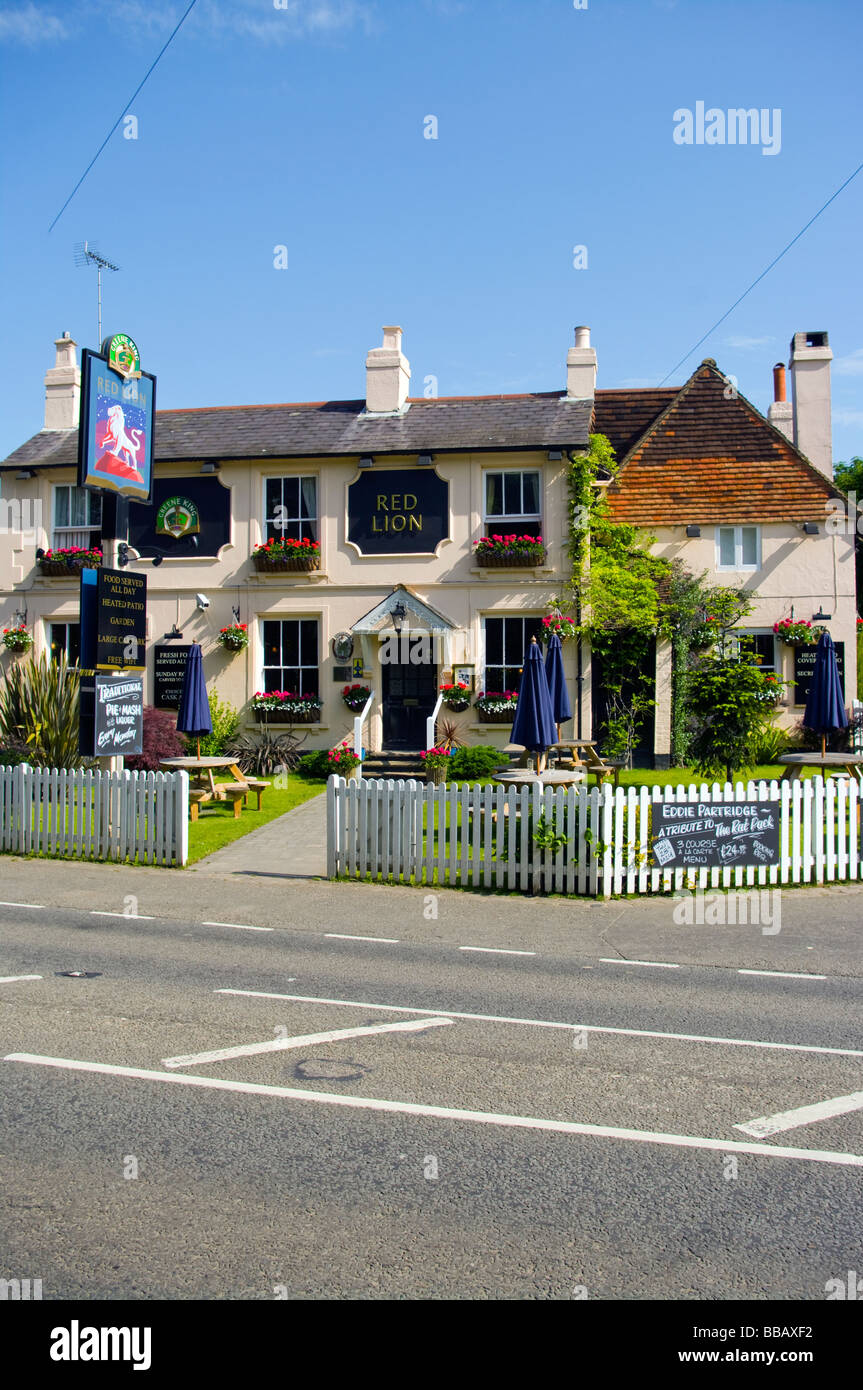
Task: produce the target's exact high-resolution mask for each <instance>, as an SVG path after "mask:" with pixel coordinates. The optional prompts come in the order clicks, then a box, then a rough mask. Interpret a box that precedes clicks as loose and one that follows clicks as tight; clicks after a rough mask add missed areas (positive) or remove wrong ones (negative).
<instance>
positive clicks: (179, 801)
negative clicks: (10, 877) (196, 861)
mask: <svg viewBox="0 0 863 1390" xmlns="http://www.w3.org/2000/svg"><path fill="white" fill-rule="evenodd" d="M0 850H5V851H7V852H9V853H12V854H46V855H51V856H55V857H57V858H60V859H115V860H121V861H122V860H126V859H129V860H131V861H132V862H133V863H134V862H136V861H137V863H139V864H163V865H166V866H171V865H176V866H178V867H179V866H182V865H183V864H185V863H186V862H187V860H188V857H189V775H188V773H187V772H173V773H167V772H85V771H82V770H78V771H69V770H66V769H59V770H58V769H57V768H41V767H29V766H27V764H26V763H24V764H22V765H21V766H20V767H0Z"/></svg>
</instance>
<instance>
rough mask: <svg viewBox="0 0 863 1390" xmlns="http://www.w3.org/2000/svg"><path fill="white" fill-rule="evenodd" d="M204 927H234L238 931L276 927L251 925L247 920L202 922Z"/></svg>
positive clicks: (272, 928) (264, 929) (266, 929)
mask: <svg viewBox="0 0 863 1390" xmlns="http://www.w3.org/2000/svg"><path fill="white" fill-rule="evenodd" d="M201 926H202V927H234V928H235V929H236V930H237V931H275V927H250V926H248V925H247V924H246V923H245V922H202V923H201Z"/></svg>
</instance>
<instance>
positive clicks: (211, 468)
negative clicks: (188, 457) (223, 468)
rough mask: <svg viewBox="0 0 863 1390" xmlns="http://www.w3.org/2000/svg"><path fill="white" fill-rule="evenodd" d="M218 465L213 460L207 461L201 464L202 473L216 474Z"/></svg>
mask: <svg viewBox="0 0 863 1390" xmlns="http://www.w3.org/2000/svg"><path fill="white" fill-rule="evenodd" d="M218 471H219V465H218V464H217V463H216V462H215V460H214V459H207V461H206V463H202V464H201V472H202V473H218Z"/></svg>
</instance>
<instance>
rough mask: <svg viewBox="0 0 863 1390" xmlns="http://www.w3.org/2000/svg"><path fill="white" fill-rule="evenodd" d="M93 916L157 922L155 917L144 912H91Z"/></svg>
mask: <svg viewBox="0 0 863 1390" xmlns="http://www.w3.org/2000/svg"><path fill="white" fill-rule="evenodd" d="M90 916H91V917H126V918H128V920H129V921H130V922H155V920H156V919H155V917H147V916H146V915H145V914H144V913H143V912H91V913H90Z"/></svg>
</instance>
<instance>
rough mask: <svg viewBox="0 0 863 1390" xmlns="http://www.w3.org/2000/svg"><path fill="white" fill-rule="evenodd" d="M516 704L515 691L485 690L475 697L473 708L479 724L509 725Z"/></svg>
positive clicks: (516, 696) (516, 694)
mask: <svg viewBox="0 0 863 1390" xmlns="http://www.w3.org/2000/svg"><path fill="white" fill-rule="evenodd" d="M517 704H518V691H517V690H503V691H497V690H487V691H485V692H484V693H483V694H480V695H478V696H477V697H476V700H475V701H474V708H475V709H476V712H477V714H478V715H479V721H480V723H481V724H511V723H512V721H513V719H514V718H515V711H516V706H517Z"/></svg>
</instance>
